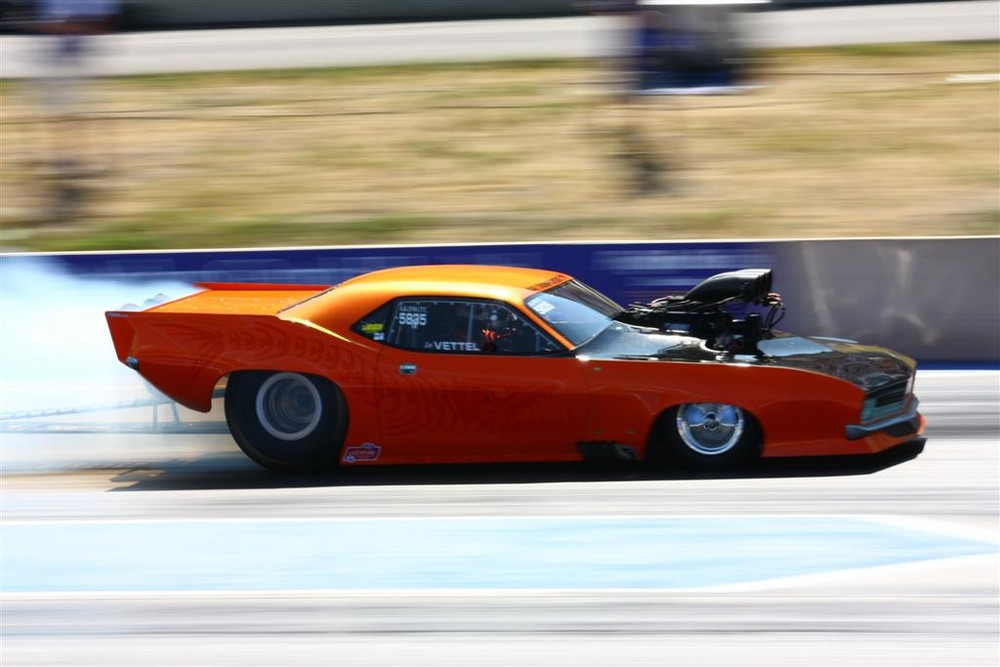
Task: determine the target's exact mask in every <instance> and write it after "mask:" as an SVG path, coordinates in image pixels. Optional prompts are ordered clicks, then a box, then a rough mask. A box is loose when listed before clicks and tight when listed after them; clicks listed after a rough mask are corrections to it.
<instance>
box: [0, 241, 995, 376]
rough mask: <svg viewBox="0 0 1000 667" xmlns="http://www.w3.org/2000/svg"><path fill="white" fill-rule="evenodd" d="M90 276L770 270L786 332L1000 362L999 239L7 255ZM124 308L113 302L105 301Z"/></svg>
mask: <svg viewBox="0 0 1000 667" xmlns="http://www.w3.org/2000/svg"><path fill="white" fill-rule="evenodd" d="M39 257H41V258H44V259H45V260H46V261H47V262H49V263H53V264H55V265H56V266H57V267H59V268H60V269H61V270H62V271H64V272H66V273H69V274H71V275H73V276H76V277H79V278H82V279H87V280H128V281H149V282H153V281H157V282H162V281H165V280H176V281H182V282H185V283H188V284H194V283H196V282H278V283H282V282H284V283H300V284H331V285H332V284H336V283H339V282H341V281H343V280H346V279H348V278H350V277H352V276H355V275H359V274H361V273H365V272H368V271H373V270H375V269H379V268H385V267H390V266H402V265H413V264H452V263H457V264H498V265H512V266H530V267H539V268H547V269H552V270H556V271H561V272H564V273H568V274H570V275H573V276H576V277H577V278H580V279H581V280H583V281H585V282H587V283H589V284H590V285H592V286H593V287H595V288H597V289H598V290H600V291H602V292H604V293H605V294H607V295H608V296H610V297H612V298H613V299H615V300H616V301H618V302H619V303H621V304H628V303H631V302H635V301H648V300H650V299H653V298H656V297H659V296H662V295H664V294H666V293H669V292H678V291H685V290H687V289H689V288H690V287H691V286H693V285H694V284H696V283H697V282H699V281H701V280H703V279H704V278H707V277H708V276H710V275H712V274H715V273H719V272H722V271H730V270H735V269H740V268H773V269H774V274H775V285H774V287H775V289H776V290H777V291H778V292H780V293H781V294H782V296H783V297H784V301H785V304H786V306H787V309H788V314H787V317H786V318H785V320H784V321H783V322H782V325H781V328H783V329H787V330H789V331H795V332H797V333H802V334H818V335H827V336H839V337H845V338H856V339H859V340H863V341H864V342H868V343H872V344H877V345H885V346H888V347H892V348H894V349H897V350H900V351H902V352H904V353H906V354H909V355H911V356H913V357H916V358H917V359H919V360H921V361H924V362H928V361H930V362H946V363H956V362H957V363H987V364H997V363H1000V333H998V332H1000V299H998V296H997V286H998V285H1000V238H998V237H988V238H952V239H864V240H846V241H787V242H781V241H760V242H749V241H748V242H718V241H712V242H643V243H638V242H637V243H597V242H593V243H568V244H567V243H558V244H557V243H551V244H550V243H531V244H483V245H480V244H476V245H448V246H387V247H372V246H350V247H331V248H306V249H273V250H259V249H255V250H200V251H177V252H114V253H79V254H62V255H33V254H7V255H2V256H0V259H2V262H3V264H4V265H6V266H8V267H9V266H13V265H15V264H16V263H18V262H32V261H38V258H39ZM118 305H120V304H109V305H108V307H109V308H114V307H117V306H118Z"/></svg>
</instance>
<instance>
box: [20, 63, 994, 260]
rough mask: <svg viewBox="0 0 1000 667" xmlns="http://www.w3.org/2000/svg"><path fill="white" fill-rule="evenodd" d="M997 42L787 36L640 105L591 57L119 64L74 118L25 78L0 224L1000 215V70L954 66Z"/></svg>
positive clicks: (77, 233) (435, 236) (809, 220)
mask: <svg viewBox="0 0 1000 667" xmlns="http://www.w3.org/2000/svg"><path fill="white" fill-rule="evenodd" d="M997 58H998V51H997V45H996V44H945V45H907V46H892V47H865V48H842V49H829V50H801V51H793V52H789V51H783V52H771V53H767V54H763V57H762V60H761V63H760V65H759V67H758V71H759V80H758V81H757V83H759V84H761V85H762V86H763V87H762V88H761V89H759V90H757V91H755V92H752V93H749V94H744V95H738V96H719V97H704V96H699V97H687V98H670V99H667V98H656V99H649V100H647V101H646V102H644V103H642V104H640V105H633V106H632V107H630V108H626V107H623V106H621V105H619V104H616V103H615V101H614V99H613V97H612V95H610V93H612V92H613V87H612V86H610V85H606V84H605V83H603V82H605V81H607V80H608V78H609V71H608V70H606V69H604V68H602V66H601V64H600V63H593V62H579V61H572V62H542V63H500V64H493V65H489V66H486V65H467V66H440V67H431V66H427V67H408V68H362V69H347V70H313V71H294V72H283V73H274V72H269V73H227V74H209V75H183V76H172V77H138V78H122V79H109V80H103V81H100V82H97V83H95V84H94V85H93V87H92V90H91V91H90V93H91V94H90V98H89V99H90V105H89V107H88V110H89V111H88V115H87V119H86V120H85V121H82V122H80V123H77V125H76V126H75V127H76V128H77V129H78V130H79V131H78V132H72V133H71V132H69V131H67V130H69V129H71V127H73V126H70V125H69V124H67V123H52V122H48V121H47V120H46V119H45V118H44V117H43V116H42V115H41V110H42V109H43V108H42V107H41V106H40V105H38V104H36V101H37V100H36V97H37V95H35V93H36V92H37V90H36V88H35V87H31V86H27V85H24V84H14V83H11V82H7V83H5V84H4V85H2V86H0V105H2V107H0V109H2V119H0V121H2V125H0V131H2V135H0V142H2V144H0V145H2V155H0V167H2V173H0V178H2V183H0V207H2V208H0V213H2V222H3V226H2V234H3V239H2V240H0V242H3V243H4V244H12V245H16V246H17V247H20V248H25V249H50V250H67V249H106V248H107V249H110V248H168V247H196V246H207V245H221V246H256V245H305V244H321V245H327V244H353V243H390V242H456V241H462V242H465V241H515V240H517V241H521V240H558V239H626V238H627V239H640V238H642V239H680V238H734V237H743V238H753V237H789V236H791V237H810V236H856V235H861V236H865V235H904V234H905V235H937V234H983V233H986V234H995V233H997V232H998V231H1000V227H998V225H1000V223H998V220H1000V218H998V215H1000V214H998V211H1000V206H998V186H1000V174H998V171H1000V145H998V137H1000V107H998V101H1000V96H998V88H997V84H996V83H988V82H987V83H978V84H953V83H947V82H946V78H947V76H948V75H950V74H953V73H974V72H980V73H991V72H995V71H996V69H997ZM72 137H76V138H75V139H72V141H71V138H72ZM636 137H638V138H639V139H638V140H636ZM53 145H63V146H66V145H71V146H75V150H76V152H77V153H78V154H80V155H83V156H84V157H85V158H86V161H87V162H86V164H87V166H88V169H90V170H91V173H88V175H86V176H84V177H83V178H82V179H80V181H79V182H80V183H81V184H82V185H84V186H86V194H87V198H86V200H85V201H84V202H83V205H82V208H81V209H79V211H78V214H77V215H75V216H74V217H73V219H72V220H70V221H68V222H66V221H63V222H58V223H52V222H50V221H48V220H47V218H48V217H49V213H50V208H51V207H50V205H49V204H50V201H51V197H50V194H51V192H52V191H53V187H54V181H55V179H53V177H52V176H51V173H50V172H51V160H52V155H53V149H52V146H53ZM637 156H646V157H648V158H649V159H651V160H653V161H655V162H657V163H659V164H661V165H669V169H668V170H667V171H666V172H665V173H664V174H662V176H663V184H664V185H665V187H664V188H663V189H660V190H658V191H656V192H653V193H647V194H641V195H640V194H638V193H637V192H636V191H635V189H634V187H633V184H634V182H635V179H634V178H633V169H634V165H635V164H636V160H637Z"/></svg>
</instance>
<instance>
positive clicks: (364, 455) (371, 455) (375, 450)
mask: <svg viewBox="0 0 1000 667" xmlns="http://www.w3.org/2000/svg"><path fill="white" fill-rule="evenodd" d="M381 453H382V448H381V447H379V446H378V445H375V444H372V443H370V442H366V443H365V444H363V445H358V446H356V447H348V448H347V449H346V450H344V463H358V462H361V461H378V457H379V455H380V454H381Z"/></svg>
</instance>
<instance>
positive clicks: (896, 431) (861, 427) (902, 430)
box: [844, 397, 921, 440]
mask: <svg viewBox="0 0 1000 667" xmlns="http://www.w3.org/2000/svg"><path fill="white" fill-rule="evenodd" d="M919 404H920V401H918V400H917V398H916V397H913V399H912V400H911V401H910V406H909V408H908V409H907V410H906V412H902V413H897V414H895V415H891V416H889V417H885V418H884V419H879V420H878V421H873V422H869V423H867V424H848V425H847V426H845V427H844V435H845V437H846V438H847V439H848V440H860V439H861V438H867V437H868V436H870V435H875V434H876V433H885V434H886V435H890V436H892V437H894V438H905V437H906V436H908V435H917V434H918V433H920V426H921V419H920V413H919V412H917V406H918V405H919Z"/></svg>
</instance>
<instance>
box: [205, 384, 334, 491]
mask: <svg viewBox="0 0 1000 667" xmlns="http://www.w3.org/2000/svg"><path fill="white" fill-rule="evenodd" d="M225 403H226V422H227V423H228V424H229V430H230V432H231V433H232V434H233V438H234V439H235V440H236V443H237V444H238V445H239V446H240V449H242V450H243V452H244V453H245V454H246V455H247V456H249V457H250V458H251V459H253V460H254V461H256V462H257V463H259V464H260V465H262V466H264V467H265V468H270V469H271V470H281V471H291V470H307V469H322V468H327V467H330V466H333V465H335V464H336V463H337V461H338V459H339V457H340V449H341V445H342V443H343V438H344V432H345V430H346V426H347V409H346V405H345V403H344V399H343V396H342V395H341V393H340V390H338V389H337V387H336V385H334V384H333V383H332V382H330V381H329V380H326V379H325V378H321V377H317V376H315V375H305V374H302V373H288V372H266V371H247V372H241V373H234V374H233V375H232V376H230V378H229V384H228V385H227V387H226V398H225Z"/></svg>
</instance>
